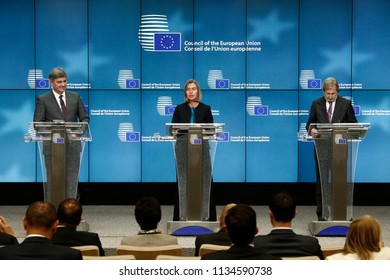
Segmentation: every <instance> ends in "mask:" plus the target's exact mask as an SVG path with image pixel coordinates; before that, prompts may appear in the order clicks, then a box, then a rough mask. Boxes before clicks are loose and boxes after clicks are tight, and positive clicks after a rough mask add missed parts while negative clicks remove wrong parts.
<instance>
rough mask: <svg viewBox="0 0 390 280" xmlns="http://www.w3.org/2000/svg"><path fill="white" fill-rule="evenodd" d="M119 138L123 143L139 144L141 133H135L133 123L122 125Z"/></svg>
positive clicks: (120, 125)
mask: <svg viewBox="0 0 390 280" xmlns="http://www.w3.org/2000/svg"><path fill="white" fill-rule="evenodd" d="M118 137H119V140H120V141H121V142H139V141H140V133H139V132H134V128H133V124H132V123H120V124H119V129H118Z"/></svg>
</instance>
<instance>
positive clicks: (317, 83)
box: [307, 79, 321, 89]
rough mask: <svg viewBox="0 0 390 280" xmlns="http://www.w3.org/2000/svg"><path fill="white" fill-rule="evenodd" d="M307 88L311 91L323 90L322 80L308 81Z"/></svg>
mask: <svg viewBox="0 0 390 280" xmlns="http://www.w3.org/2000/svg"><path fill="white" fill-rule="evenodd" d="M307 88H310V89H321V79H308V80H307Z"/></svg>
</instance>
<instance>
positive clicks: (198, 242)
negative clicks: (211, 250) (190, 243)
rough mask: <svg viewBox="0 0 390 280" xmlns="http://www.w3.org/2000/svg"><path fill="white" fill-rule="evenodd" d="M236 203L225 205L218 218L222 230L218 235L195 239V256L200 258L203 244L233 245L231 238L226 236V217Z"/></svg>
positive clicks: (206, 235) (213, 234) (199, 236)
mask: <svg viewBox="0 0 390 280" xmlns="http://www.w3.org/2000/svg"><path fill="white" fill-rule="evenodd" d="M236 205H237V204H235V203H230V204H227V205H225V207H223V209H222V213H221V215H220V216H219V217H218V221H219V225H220V230H219V231H218V232H216V233H210V234H201V235H198V236H197V237H196V238H195V256H199V249H200V247H201V246H202V244H215V245H227V246H229V245H231V244H232V242H231V241H230V239H229V236H227V234H226V224H225V217H226V214H227V212H228V211H229V210H230V209H231V208H232V207H233V206H236Z"/></svg>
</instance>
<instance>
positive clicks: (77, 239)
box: [51, 227, 104, 256]
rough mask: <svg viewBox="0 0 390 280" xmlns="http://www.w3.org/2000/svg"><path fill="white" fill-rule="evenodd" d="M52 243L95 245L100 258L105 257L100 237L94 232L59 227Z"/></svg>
mask: <svg viewBox="0 0 390 280" xmlns="http://www.w3.org/2000/svg"><path fill="white" fill-rule="evenodd" d="M51 241H52V242H53V243H54V244H58V245H63V246H69V247H70V246H83V245H95V246H97V247H98V248H99V254H100V256H104V250H103V247H102V243H101V241H100V238H99V235H98V234H97V233H94V232H87V231H77V230H76V229H75V228H72V227H58V228H57V231H56V233H55V234H54V235H53V238H52V239H51Z"/></svg>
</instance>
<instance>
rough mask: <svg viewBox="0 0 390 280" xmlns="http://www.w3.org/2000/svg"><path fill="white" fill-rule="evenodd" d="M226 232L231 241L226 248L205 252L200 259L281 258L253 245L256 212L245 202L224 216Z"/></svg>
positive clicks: (255, 232)
mask: <svg viewBox="0 0 390 280" xmlns="http://www.w3.org/2000/svg"><path fill="white" fill-rule="evenodd" d="M225 223H226V232H227V234H228V236H229V238H230V240H231V242H232V246H231V247H230V248H229V249H228V250H220V251H217V252H213V253H209V254H205V255H203V256H202V258H201V259H202V260H281V258H280V257H276V256H273V255H270V254H264V253H262V252H260V251H259V250H257V249H256V248H254V247H253V239H254V237H255V235H256V234H257V232H258V228H257V225H256V212H255V211H254V210H253V209H252V207H250V206H249V205H246V204H238V205H236V206H234V207H232V208H231V209H230V210H229V211H228V213H227V215H226V218H225Z"/></svg>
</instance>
